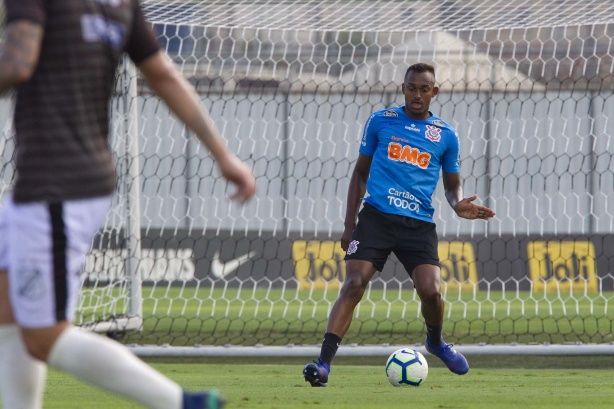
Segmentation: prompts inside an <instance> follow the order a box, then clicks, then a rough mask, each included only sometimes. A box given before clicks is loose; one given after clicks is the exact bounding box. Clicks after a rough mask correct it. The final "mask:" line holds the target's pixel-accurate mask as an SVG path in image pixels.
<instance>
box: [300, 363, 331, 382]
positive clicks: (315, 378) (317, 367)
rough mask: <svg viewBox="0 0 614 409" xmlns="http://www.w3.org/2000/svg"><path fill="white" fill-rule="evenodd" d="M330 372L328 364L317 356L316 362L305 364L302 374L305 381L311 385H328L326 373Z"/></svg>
mask: <svg viewBox="0 0 614 409" xmlns="http://www.w3.org/2000/svg"><path fill="white" fill-rule="evenodd" d="M329 373H330V365H328V364H327V363H326V362H324V361H322V360H321V359H319V358H318V360H317V362H316V361H313V363H310V364H307V365H305V368H303V376H304V377H305V381H307V382H309V383H310V384H311V386H314V387H316V386H328V374H329Z"/></svg>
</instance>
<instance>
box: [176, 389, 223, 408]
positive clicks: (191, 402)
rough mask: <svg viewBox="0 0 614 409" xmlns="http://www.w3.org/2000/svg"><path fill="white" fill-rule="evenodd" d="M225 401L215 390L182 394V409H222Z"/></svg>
mask: <svg viewBox="0 0 614 409" xmlns="http://www.w3.org/2000/svg"><path fill="white" fill-rule="evenodd" d="M225 404H226V401H225V400H224V398H222V396H221V395H220V393H219V392H218V391H216V390H210V391H204V392H195V393H190V392H185V391H184V392H183V409H222V408H223V407H224V405H225Z"/></svg>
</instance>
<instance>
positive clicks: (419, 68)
mask: <svg viewBox="0 0 614 409" xmlns="http://www.w3.org/2000/svg"><path fill="white" fill-rule="evenodd" d="M410 72H415V73H417V74H420V73H423V72H430V73H431V74H433V77H434V76H435V67H433V66H432V65H431V64H427V63H423V62H419V63H416V64H412V65H410V66H409V68H408V69H407V71H405V77H404V78H403V80H405V79H407V76H408V75H409V73H410Z"/></svg>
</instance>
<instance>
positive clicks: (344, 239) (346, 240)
mask: <svg viewBox="0 0 614 409" xmlns="http://www.w3.org/2000/svg"><path fill="white" fill-rule="evenodd" d="M353 233H354V227H347V226H346V228H345V229H344V230H343V234H342V235H341V248H342V249H343V251H348V247H349V245H350V240H352V234H353Z"/></svg>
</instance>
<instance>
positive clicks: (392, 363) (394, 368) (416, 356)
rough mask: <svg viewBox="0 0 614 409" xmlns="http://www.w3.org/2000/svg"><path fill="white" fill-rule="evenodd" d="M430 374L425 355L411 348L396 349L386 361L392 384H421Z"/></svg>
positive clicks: (387, 374)
mask: <svg viewBox="0 0 614 409" xmlns="http://www.w3.org/2000/svg"><path fill="white" fill-rule="evenodd" d="M428 374H429V366H428V364H427V363H426V359H425V358H424V355H422V354H421V353H420V352H418V351H416V350H414V349H411V348H402V349H398V350H396V351H394V352H393V353H392V355H390V358H388V361H386V376H387V377H388V380H389V381H390V383H391V384H392V386H420V385H421V384H422V382H424V381H425V379H426V377H427V376H428Z"/></svg>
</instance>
